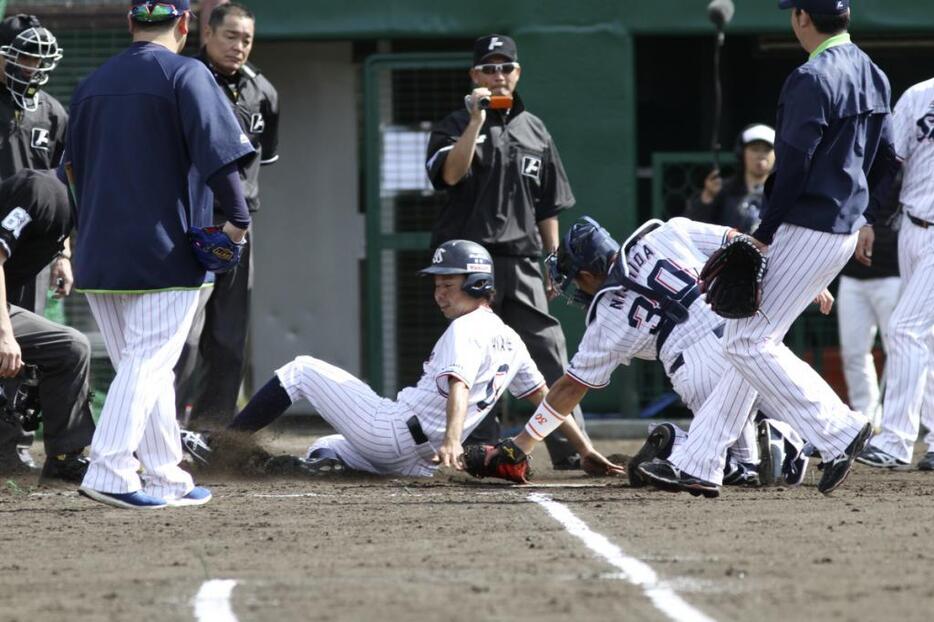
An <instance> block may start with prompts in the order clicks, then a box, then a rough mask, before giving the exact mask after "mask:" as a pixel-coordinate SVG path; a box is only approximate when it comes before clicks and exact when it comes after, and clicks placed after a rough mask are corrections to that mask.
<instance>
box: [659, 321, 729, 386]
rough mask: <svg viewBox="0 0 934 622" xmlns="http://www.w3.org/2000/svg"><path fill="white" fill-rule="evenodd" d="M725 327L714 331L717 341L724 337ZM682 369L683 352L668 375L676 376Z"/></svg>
mask: <svg viewBox="0 0 934 622" xmlns="http://www.w3.org/2000/svg"><path fill="white" fill-rule="evenodd" d="M725 326H726V325H725V324H720V325H719V326H717V327H716V328H714V329H713V334H714V335H716V336H717V339H719V338H721V337H723V328H724V327H725ZM682 367H684V353H683V352H682V353H681V354H679V355H678V356H676V357H675V362H674V363H672V364H671V367H669V368H668V375H669V376H674V375H675V372H676V371H678V370H679V369H681V368H682Z"/></svg>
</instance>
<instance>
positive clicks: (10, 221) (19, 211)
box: [0, 207, 32, 239]
mask: <svg viewBox="0 0 934 622" xmlns="http://www.w3.org/2000/svg"><path fill="white" fill-rule="evenodd" d="M31 221H32V216H30V215H29V214H28V213H27V212H26V210H24V209H23V208H22V207H16V208H14V209H13V211H11V212H10V213H9V214H7V215H6V218H4V219H3V222H2V223H0V227H3V228H4V229H6V230H7V231H9V232H10V233H12V234H13V237H14V238H17V239H19V234H20V233H22V232H23V227H25V226H26V225H28V224H29V223H30V222H31Z"/></svg>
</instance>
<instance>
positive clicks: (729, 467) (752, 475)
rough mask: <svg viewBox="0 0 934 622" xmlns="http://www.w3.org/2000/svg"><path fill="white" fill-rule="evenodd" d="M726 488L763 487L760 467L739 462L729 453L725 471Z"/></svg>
mask: <svg viewBox="0 0 934 622" xmlns="http://www.w3.org/2000/svg"><path fill="white" fill-rule="evenodd" d="M723 485H724V486H749V487H752V488H755V487H758V486H761V485H762V484H761V482H760V481H759V466H758V465H755V464H752V463H751V462H738V461H736V460H734V459H733V457H732V456H731V455H730V454H729V453H727V459H726V466H725V467H724V469H723Z"/></svg>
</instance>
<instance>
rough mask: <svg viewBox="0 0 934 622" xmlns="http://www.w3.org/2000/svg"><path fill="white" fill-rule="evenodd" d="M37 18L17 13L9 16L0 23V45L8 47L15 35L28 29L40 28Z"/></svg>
mask: <svg viewBox="0 0 934 622" xmlns="http://www.w3.org/2000/svg"><path fill="white" fill-rule="evenodd" d="M41 26H42V24H40V23H39V18H37V17H36V16H35V15H26V14H25V13H19V14H17V15H11V16H9V17H7V18H6V19H4V20H3V21H2V22H0V45H10V44H11V43H13V39H15V38H16V35H18V34H19V33H21V32H23V31H24V30H26V29H28V28H40V27H41Z"/></svg>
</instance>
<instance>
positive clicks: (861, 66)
mask: <svg viewBox="0 0 934 622" xmlns="http://www.w3.org/2000/svg"><path fill="white" fill-rule="evenodd" d="M779 7H780V8H782V9H791V12H790V21H791V27H792V30H793V31H794V34H795V37H796V38H797V39H798V42H799V43H800V44H801V47H802V48H804V50H805V51H807V52H808V53H809V58H808V62H806V63H804V64H803V65H801V66H800V67H798V68H797V69H795V70H794V71H793V72H792V73H791V75H790V76H789V77H788V79H787V80H786V81H785V85H784V86H783V87H782V92H781V96H780V98H779V102H778V113H777V123H776V126H775V138H776V140H775V155H776V158H775V172H774V173H773V175H772V177H771V178H770V179H769V182H768V183H767V184H766V197H767V203H766V205H765V208H764V209H763V212H762V222H761V224H760V225H759V227H758V229H756V231H755V232H754V233H753V236H754V238H755V240H756V244H757V246H759V247H760V248H761V249H763V250H764V251H765V254H766V256H767V257H768V261H769V268H768V271H767V272H766V274H765V277H764V279H763V282H762V305H761V309H760V310H761V313H759V314H757V315H755V316H753V317H750V318H746V319H738V320H727V322H726V328H725V331H724V335H723V342H724V351H725V352H726V355H727V359H728V360H729V362H730V363H731V364H732V367H731V368H730V369H728V370H727V372H726V373H725V374H724V376H723V379H722V380H721V381H720V383H719V384H718V385H717V388H716V389H714V392H713V393H712V394H711V396H710V398H709V399H708V400H707V401H706V402H705V403H704V405H703V406H702V408H701V411H700V412H699V413H697V418H698V419H700V417H701V416H703V414H704V413H706V412H707V410H708V409H710V410H712V411H713V412H714V413H726V412H744V411H745V412H749V411H750V410H751V409H752V407H753V403H754V401H755V397H754V396H748V397H747V398H744V399H745V400H746V401H747V402H748V404H747V406H746V408H736V396H737V395H739V394H740V391H741V390H742V386H743V384H744V383H745V382H748V383H749V384H751V385H752V386H753V387H754V388H755V389H756V391H757V392H758V394H759V397H760V398H761V399H762V400H763V402H764V403H765V404H766V405H768V406H769V408H770V409H771V412H774V413H777V414H776V416H779V417H781V418H783V419H784V420H786V421H787V422H788V423H789V424H791V425H792V426H793V427H794V428H795V429H796V430H799V431H800V432H801V434H802V436H805V437H806V438H807V439H808V440H809V441H811V442H812V443H813V444H814V446H815V447H817V449H818V450H819V451H820V454H821V456H822V458H823V462H824V469H823V475H822V476H821V479H820V482H819V483H818V486H817V489H818V490H819V491H820V492H822V493H825V494H826V493H830V492H831V491H833V490H834V489H835V488H836V487H837V486H839V485H840V484H841V483H842V482H843V480H844V479H845V478H846V476H847V475H848V474H849V471H850V467H851V466H852V464H853V460H854V459H855V457H856V456H857V455H858V454H859V453H860V451H862V449H863V448H864V447H865V445H866V442H867V441H868V440H869V436H870V435H871V433H872V426H871V425H870V424H869V421H868V420H867V418H866V417H865V416H863V415H862V414H860V413H857V412H854V411H852V410H850V409H849V408H848V407H847V406H846V404H844V403H843V402H842V401H841V400H840V398H839V397H838V396H837V395H836V393H834V391H833V389H831V388H830V386H829V385H828V384H827V382H826V381H825V380H824V379H823V378H821V377H820V375H819V374H818V373H817V372H816V371H814V369H812V368H811V367H810V366H809V365H808V364H807V363H805V362H804V361H802V360H801V359H799V358H798V357H796V356H795V355H794V353H793V352H792V351H791V350H790V349H789V348H788V347H787V346H785V345H784V344H783V343H782V340H783V338H784V337H785V334H786V333H787V332H788V329H789V328H790V327H791V324H792V323H793V322H794V320H795V319H796V318H797V317H798V316H799V315H800V314H801V312H802V311H804V309H805V308H806V307H807V306H808V305H809V304H811V302H812V301H813V300H814V299H815V298H816V297H817V295H818V294H819V293H820V292H821V291H822V290H823V289H824V288H825V287H827V286H828V285H829V284H830V282H831V281H832V280H833V279H834V277H836V276H837V274H838V273H839V272H840V270H841V269H842V268H843V266H844V265H845V264H846V262H847V261H848V260H849V259H850V257H851V256H852V255H853V252H854V251H855V249H856V241H857V230H858V229H859V228H860V226H861V225H862V224H863V222H864V219H863V214H864V212H867V208H868V210H869V212H868V214H869V216H870V217H872V215H873V214H875V213H876V212H877V211H878V209H879V206H878V203H879V198H880V197H882V198H884V197H886V196H887V193H888V192H889V189H890V187H891V183H892V181H893V179H894V177H895V174H896V172H897V170H898V161H897V158H896V157H895V149H894V145H893V144H892V122H891V115H890V107H889V99H890V96H891V91H890V88H889V81H888V78H887V77H886V76H885V74H884V73H883V72H882V70H880V69H879V68H878V67H877V66H876V65H875V64H873V62H872V61H871V60H870V59H869V57H868V56H866V54H865V53H864V52H863V51H862V50H860V49H859V48H858V47H857V46H856V45H854V44H853V43H852V42H851V41H850V35H849V33H848V32H847V28H848V26H849V22H850V8H849V7H850V3H849V0H781V1H780V2H779ZM870 190H872V197H870ZM708 414H709V413H708ZM745 420H746V417H745V415H743V416H742V417H738V416H737V417H732V418H730V419H729V420H725V421H723V423H722V425H720V426H719V428H718V430H717V432H716V433H714V435H712V436H710V437H709V438H708V437H706V436H705V435H695V434H691V435H690V437H689V439H688V441H686V443H685V445H684V446H683V447H682V448H680V449H679V451H681V452H682V454H690V453H692V452H693V451H694V449H693V448H692V447H691V444H692V441H691V438H694V439H695V440H694V441H693V442H699V439H698V438H695V437H699V436H705V443H706V442H711V441H713V442H715V443H717V444H718V445H717V447H718V450H717V451H716V452H713V453H712V455H715V456H716V455H722V454H724V453H725V452H726V448H727V447H728V446H729V445H730V444H732V443H733V442H734V441H735V440H736V438H737V436H738V435H739V432H740V430H741V429H742V426H743V424H744V423H745ZM717 436H719V438H717ZM697 466H698V467H699V468H695V469H694V470H693V471H689V472H688V473H689V474H690V475H693V476H696V477H701V478H705V477H704V476H705V475H706V473H707V471H708V470H709V469H712V468H717V467H718V466H719V468H722V464H721V465H716V464H707V465H703V468H700V467H701V465H697Z"/></svg>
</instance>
